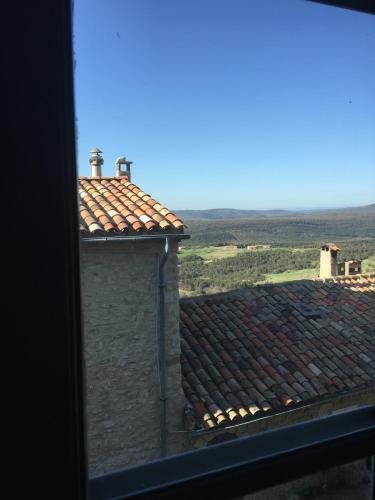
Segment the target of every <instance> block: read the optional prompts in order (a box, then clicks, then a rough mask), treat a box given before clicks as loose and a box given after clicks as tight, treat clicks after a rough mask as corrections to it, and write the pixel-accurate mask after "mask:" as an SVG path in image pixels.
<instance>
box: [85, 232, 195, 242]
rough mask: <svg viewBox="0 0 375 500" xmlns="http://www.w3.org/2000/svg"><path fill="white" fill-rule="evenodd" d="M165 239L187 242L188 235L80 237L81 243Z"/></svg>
mask: <svg viewBox="0 0 375 500" xmlns="http://www.w3.org/2000/svg"><path fill="white" fill-rule="evenodd" d="M166 238H168V239H170V240H172V239H174V240H188V239H190V234H173V233H172V234H158V235H148V236H147V235H142V236H97V237H95V236H88V237H85V236H83V237H81V241H82V242H83V243H105V242H107V241H109V242H110V243H114V242H120V241H146V240H154V241H155V240H165V239H166Z"/></svg>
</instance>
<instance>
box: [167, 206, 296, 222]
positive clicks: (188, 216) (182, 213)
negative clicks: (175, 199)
mask: <svg viewBox="0 0 375 500" xmlns="http://www.w3.org/2000/svg"><path fill="white" fill-rule="evenodd" d="M174 213H175V214H176V215H177V216H178V217H180V218H181V219H182V220H184V221H188V220H223V219H250V218H253V217H283V216H285V217H286V216H291V215H302V214H303V213H304V212H302V211H301V212H297V211H292V210H237V209H235V208H210V209H207V210H174Z"/></svg>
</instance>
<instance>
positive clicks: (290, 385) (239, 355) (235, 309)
mask: <svg viewBox="0 0 375 500" xmlns="http://www.w3.org/2000/svg"><path fill="white" fill-rule="evenodd" d="M374 292H375V275H372V276H367V277H365V276H361V277H351V278H342V279H336V280H329V281H325V282H324V281H320V280H316V281H314V280H311V281H309V280H303V281H294V282H290V283H283V284H277V285H276V284H275V285H263V286H254V287H251V288H246V289H244V290H242V291H240V290H239V291H236V292H228V293H224V294H218V295H211V296H202V297H195V298H188V299H181V302H180V305H181V343H182V354H181V363H182V376H183V389H184V392H185V395H186V398H187V399H188V401H189V403H190V404H191V407H192V409H191V411H192V412H193V415H194V418H195V423H196V424H197V427H203V428H206V429H210V428H215V427H216V426H220V425H221V426H228V425H233V424H236V423H239V422H244V421H246V420H250V419H254V418H259V417H262V416H264V415H266V414H267V415H269V414H272V413H273V412H280V411H283V410H287V409H290V408H293V407H296V406H297V405H304V404H307V403H311V402H313V401H318V400H321V399H325V398H328V397H332V396H334V395H338V394H341V393H344V392H346V391H352V390H356V389H359V388H362V387H365V386H366V385H369V384H372V383H373V380H374V379H375V293H374Z"/></svg>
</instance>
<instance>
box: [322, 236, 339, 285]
mask: <svg viewBox="0 0 375 500" xmlns="http://www.w3.org/2000/svg"><path fill="white" fill-rule="evenodd" d="M339 251H340V249H339V247H338V246H336V245H335V243H327V244H326V245H323V246H322V248H321V250H320V277H321V278H332V277H333V276H337V274H338V268H337V253H338V252H339Z"/></svg>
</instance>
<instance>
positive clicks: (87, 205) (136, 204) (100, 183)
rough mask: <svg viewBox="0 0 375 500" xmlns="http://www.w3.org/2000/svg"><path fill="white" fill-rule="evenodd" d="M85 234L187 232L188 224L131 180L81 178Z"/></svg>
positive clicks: (81, 216) (82, 230)
mask: <svg viewBox="0 0 375 500" xmlns="http://www.w3.org/2000/svg"><path fill="white" fill-rule="evenodd" d="M78 184H79V186H78V187H79V196H80V218H81V220H80V231H81V234H82V235H84V236H85V235H91V236H96V235H97V236H101V235H110V236H116V235H126V234H129V235H131V234H152V233H158V232H160V233H163V232H167V233H183V229H184V223H183V222H182V221H181V220H180V219H178V217H176V215H174V214H173V213H172V212H170V211H169V210H168V209H167V208H165V207H164V206H162V205H160V204H159V203H157V202H156V201H155V200H154V199H152V198H150V196H149V195H147V194H145V193H144V192H143V191H141V189H140V188H139V187H138V186H136V185H134V184H132V183H131V182H129V180H128V178H127V177H80V178H79V181H78Z"/></svg>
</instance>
